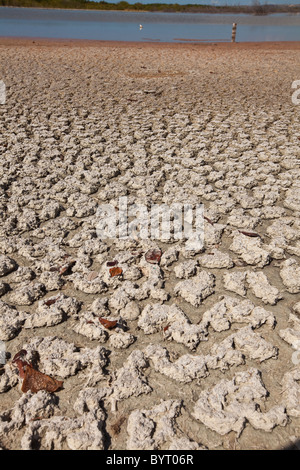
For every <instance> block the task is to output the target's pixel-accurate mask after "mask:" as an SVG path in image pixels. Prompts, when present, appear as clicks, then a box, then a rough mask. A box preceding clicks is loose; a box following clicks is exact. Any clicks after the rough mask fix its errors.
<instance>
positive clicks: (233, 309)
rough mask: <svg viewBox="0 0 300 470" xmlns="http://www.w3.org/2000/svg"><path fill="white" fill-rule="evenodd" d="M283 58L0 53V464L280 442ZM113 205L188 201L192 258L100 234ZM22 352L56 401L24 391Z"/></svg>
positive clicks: (292, 388)
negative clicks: (195, 225) (37, 452)
mask: <svg viewBox="0 0 300 470" xmlns="http://www.w3.org/2000/svg"><path fill="white" fill-rule="evenodd" d="M234 46H235V45H234ZM299 59H300V49H299V47H296V46H295V45H290V46H289V45H288V44H287V45H286V46H285V47H283V46H282V45H281V46H280V45H277V46H276V44H275V45H273V46H272V45H264V46H263V45H261V46H257V47H251V46H248V47H247V46H246V45H245V46H241V45H236V47H231V46H230V45H223V46H222V45H210V46H193V45H188V46H187V45H184V46H180V45H176V46H175V45H172V46H170V45H169V46H168V45H156V44H152V45H142V44H136V45H134V44H128V45H124V44H123V45H122V44H105V43H103V44H101V43H100V44H95V43H80V42H74V43H72V42H67V43H64V41H62V42H53V43H48V42H46V41H41V40H40V41H39V40H36V41H35V42H34V43H33V42H32V41H29V40H28V41H25V40H24V41H22V40H18V41H15V42H14V41H13V40H4V39H1V41H0V60H1V65H0V79H2V80H3V81H4V82H5V84H6V89H7V100H6V104H4V105H1V106H0V129H1V134H0V151H1V159H0V174H1V181H0V217H1V224H0V238H1V243H0V277H1V278H0V296H1V299H0V340H1V341H2V349H3V348H5V352H6V361H5V364H2V365H0V447H1V448H2V449H38V448H39V449H54V450H58V449H108V450H121V449H130V450H138V449H146V450H151V449H162V450H163V449H170V450H171V449H173V450H180V449H181V450H183V449H184V450H202V449H279V448H283V447H285V446H290V445H291V444H293V443H294V444H295V443H296V441H297V439H298V438H299V437H300V420H299V418H300V365H299V364H298V362H299V360H300V354H299V359H298V351H300V296H299V293H300V222H299V215H300V150H299V143H300V121H299V117H300V105H299V106H296V105H294V104H293V103H292V99H291V96H292V89H291V84H292V82H293V81H295V80H297V79H300V67H299V63H300V61H299ZM120 196H127V198H128V203H129V204H132V203H139V204H144V205H146V206H147V207H148V208H150V206H151V204H154V203H155V204H168V205H171V204H172V203H173V202H178V203H186V202H189V203H191V204H199V203H202V204H203V205H204V216H205V220H204V228H205V230H204V246H203V248H199V249H198V250H197V249H195V250H194V251H193V252H191V251H188V250H186V247H185V243H184V241H183V240H179V241H178V240H176V239H172V238H171V239H170V240H165V239H163V238H161V239H160V238H158V239H155V240H150V239H148V240H142V239H140V238H139V237H138V236H136V237H135V238H134V239H129V240H120V239H109V240H108V239H101V237H99V233H97V230H96V225H97V208H98V206H99V205H101V204H107V203H110V204H112V205H114V206H118V200H119V197H120ZM152 249H157V250H161V252H162V256H161V259H160V261H159V263H157V264H155V263H154V264H151V263H149V262H147V260H146V259H145V253H146V252H147V251H148V250H152ZM115 261H117V266H118V267H120V268H121V274H120V273H119V274H118V275H116V276H112V275H111V274H110V271H109V269H110V266H111V265H113V264H114V262H115ZM107 263H109V265H107ZM99 318H100V319H102V320H103V321H102V322H100V321H99ZM106 321H107V322H111V324H112V325H113V327H111V328H107V327H106V326H107V324H110V323H106V324H105V322H106ZM21 350H25V351H26V360H28V361H29V362H30V363H31V362H32V364H36V367H37V368H38V370H39V371H41V372H42V373H44V374H47V375H49V376H51V377H54V378H55V379H57V380H59V381H63V387H62V388H61V389H60V390H57V391H55V392H54V393H49V392H47V391H45V390H40V391H38V392H37V393H33V392H32V391H30V390H29V391H27V392H26V393H25V392H22V390H21V386H22V377H21V376H20V373H19V370H18V368H17V367H16V364H15V363H14V362H13V357H14V356H15V355H16V354H17V353H18V352H19V351H21ZM3 362H4V361H3Z"/></svg>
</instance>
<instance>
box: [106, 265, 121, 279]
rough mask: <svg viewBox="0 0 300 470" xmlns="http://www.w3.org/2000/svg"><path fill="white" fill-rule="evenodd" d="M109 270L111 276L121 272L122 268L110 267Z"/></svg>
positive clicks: (118, 274)
mask: <svg viewBox="0 0 300 470" xmlns="http://www.w3.org/2000/svg"><path fill="white" fill-rule="evenodd" d="M109 272H110V275H111V277H114V276H120V275H121V274H122V272H123V269H122V268H119V267H115V268H110V270H109Z"/></svg>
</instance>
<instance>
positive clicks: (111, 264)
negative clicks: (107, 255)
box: [106, 259, 118, 267]
mask: <svg viewBox="0 0 300 470" xmlns="http://www.w3.org/2000/svg"><path fill="white" fill-rule="evenodd" d="M117 264H118V261H117V260H116V259H115V260H114V261H107V263H106V266H107V267H111V266H116V265H117Z"/></svg>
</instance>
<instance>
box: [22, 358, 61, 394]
mask: <svg viewBox="0 0 300 470" xmlns="http://www.w3.org/2000/svg"><path fill="white" fill-rule="evenodd" d="M62 385H63V382H62V381H60V380H56V379H54V378H53V377H50V376H49V375H46V374H43V373H42V372H39V371H38V370H35V369H34V368H33V367H32V365H31V364H27V365H26V366H25V376H24V379H23V383H22V388H21V390H22V392H24V393H26V392H28V391H29V390H30V391H31V392H32V393H37V392H38V391H39V390H45V391H46V392H50V393H53V392H56V391H57V390H58V389H60V388H61V387H62Z"/></svg>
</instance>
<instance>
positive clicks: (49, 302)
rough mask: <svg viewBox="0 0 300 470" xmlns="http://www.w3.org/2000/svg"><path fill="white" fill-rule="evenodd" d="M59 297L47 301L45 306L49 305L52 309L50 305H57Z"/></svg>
mask: <svg viewBox="0 0 300 470" xmlns="http://www.w3.org/2000/svg"><path fill="white" fill-rule="evenodd" d="M59 297H60V296H59V295H58V296H57V297H55V298H54V299H49V300H45V302H44V304H45V305H47V307H50V305H53V304H55V302H56V301H57V300H58V299H59Z"/></svg>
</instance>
